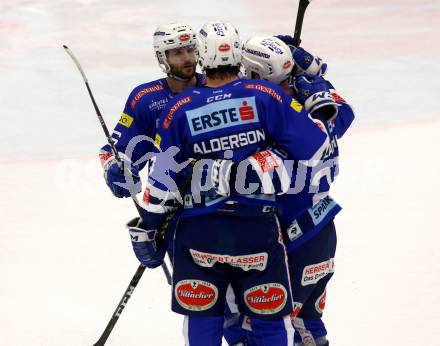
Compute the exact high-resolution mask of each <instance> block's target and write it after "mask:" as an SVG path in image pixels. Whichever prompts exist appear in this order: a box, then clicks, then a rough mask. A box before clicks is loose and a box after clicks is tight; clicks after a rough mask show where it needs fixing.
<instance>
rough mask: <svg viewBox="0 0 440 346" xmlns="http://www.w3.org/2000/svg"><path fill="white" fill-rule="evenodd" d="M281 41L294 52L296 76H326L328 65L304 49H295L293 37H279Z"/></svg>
mask: <svg viewBox="0 0 440 346" xmlns="http://www.w3.org/2000/svg"><path fill="white" fill-rule="evenodd" d="M276 37H278V38H279V39H280V40H281V41H283V42H284V43H285V44H287V45H288V46H289V48H290V50H291V52H292V56H293V61H294V62H295V66H296V70H295V75H297V74H301V73H304V72H305V73H309V74H312V75H315V76H324V75H325V73H326V72H327V64H326V63H324V62H322V59H321V58H320V57H318V56H316V55H313V54H312V53H310V52H308V51H306V50H305V49H304V48H301V47H295V46H294V45H293V36H290V35H277V36H276Z"/></svg>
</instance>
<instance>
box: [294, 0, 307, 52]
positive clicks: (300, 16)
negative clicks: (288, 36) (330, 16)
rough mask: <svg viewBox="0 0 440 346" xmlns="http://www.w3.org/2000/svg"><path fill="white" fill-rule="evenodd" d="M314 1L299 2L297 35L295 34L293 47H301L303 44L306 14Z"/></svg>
mask: <svg viewBox="0 0 440 346" xmlns="http://www.w3.org/2000/svg"><path fill="white" fill-rule="evenodd" d="M311 2H312V0H299V4H298V12H297V13H296V23H295V33H294V34H293V45H294V46H295V47H299V45H300V44H301V30H302V25H303V21H304V14H305V13H306V9H307V6H309V4H310V3H311Z"/></svg>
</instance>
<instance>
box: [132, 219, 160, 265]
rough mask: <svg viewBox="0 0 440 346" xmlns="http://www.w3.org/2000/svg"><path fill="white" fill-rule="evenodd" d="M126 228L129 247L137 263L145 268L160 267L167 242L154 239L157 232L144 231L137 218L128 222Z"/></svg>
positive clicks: (152, 230)
mask: <svg viewBox="0 0 440 346" xmlns="http://www.w3.org/2000/svg"><path fill="white" fill-rule="evenodd" d="M126 227H127V228H128V231H129V233H130V238H131V245H132V246H133V250H134V253H135V255H136V257H137V259H138V260H139V262H141V263H142V264H143V265H144V266H146V267H147V268H156V267H159V266H160V265H162V263H163V261H164V257H165V253H166V251H167V248H168V242H166V241H165V240H160V241H159V240H158V239H156V236H157V230H155V229H151V230H147V229H144V228H143V225H142V220H141V219H140V218H139V217H136V218H134V219H133V220H130V221H129V222H128V223H127V225H126Z"/></svg>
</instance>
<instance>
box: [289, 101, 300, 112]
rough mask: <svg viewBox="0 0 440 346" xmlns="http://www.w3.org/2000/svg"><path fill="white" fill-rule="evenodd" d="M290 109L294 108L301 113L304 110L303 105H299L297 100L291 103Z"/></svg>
mask: <svg viewBox="0 0 440 346" xmlns="http://www.w3.org/2000/svg"><path fill="white" fill-rule="evenodd" d="M290 107H292V108H293V110H294V111H295V112H298V113H299V112H301V111H302V109H303V106H302V104H301V103H299V102H298V101H297V100H295V99H292V102H290Z"/></svg>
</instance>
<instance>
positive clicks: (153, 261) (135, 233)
mask: <svg viewBox="0 0 440 346" xmlns="http://www.w3.org/2000/svg"><path fill="white" fill-rule="evenodd" d="M168 111H169V108H165V110H164V113H163V114H165V116H166V115H167V112H168ZM164 119H165V118H164V117H161V119H160V121H159V128H158V132H157V134H156V136H155V148H154V152H155V154H156V156H155V157H154V159H153V160H152V161H153V163H152V165H151V167H150V170H149V176H148V182H147V185H146V187H145V192H144V196H143V199H142V204H141V205H142V209H141V220H142V221H140V220H139V219H134V220H132V221H130V222H129V223H128V224H127V228H128V230H129V233H130V238H131V243H132V246H133V250H134V252H135V254H136V257H137V258H138V260H139V261H140V262H141V263H143V264H144V265H145V266H146V267H148V268H155V267H158V266H159V265H161V264H162V263H163V258H164V256H165V252H166V249H167V248H168V244H167V241H166V240H165V239H164V238H163V237H162V236H160V235H159V234H158V229H160V228H161V225H162V224H163V223H164V221H165V219H166V216H167V214H168V213H169V212H171V211H172V209H173V204H174V201H175V199H177V200H179V201H180V202H181V203H183V201H182V197H181V195H180V192H179V187H180V184H181V181H182V180H183V179H184V175H185V172H184V168H185V163H183V155H182V152H181V151H180V150H179V149H178V148H181V147H182V142H181V141H180V139H179V138H178V136H177V134H178V133H179V130H178V126H177V125H176V122H174V124H173V126H172V127H171V126H170V127H167V126H165V128H164V126H163V122H164Z"/></svg>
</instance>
